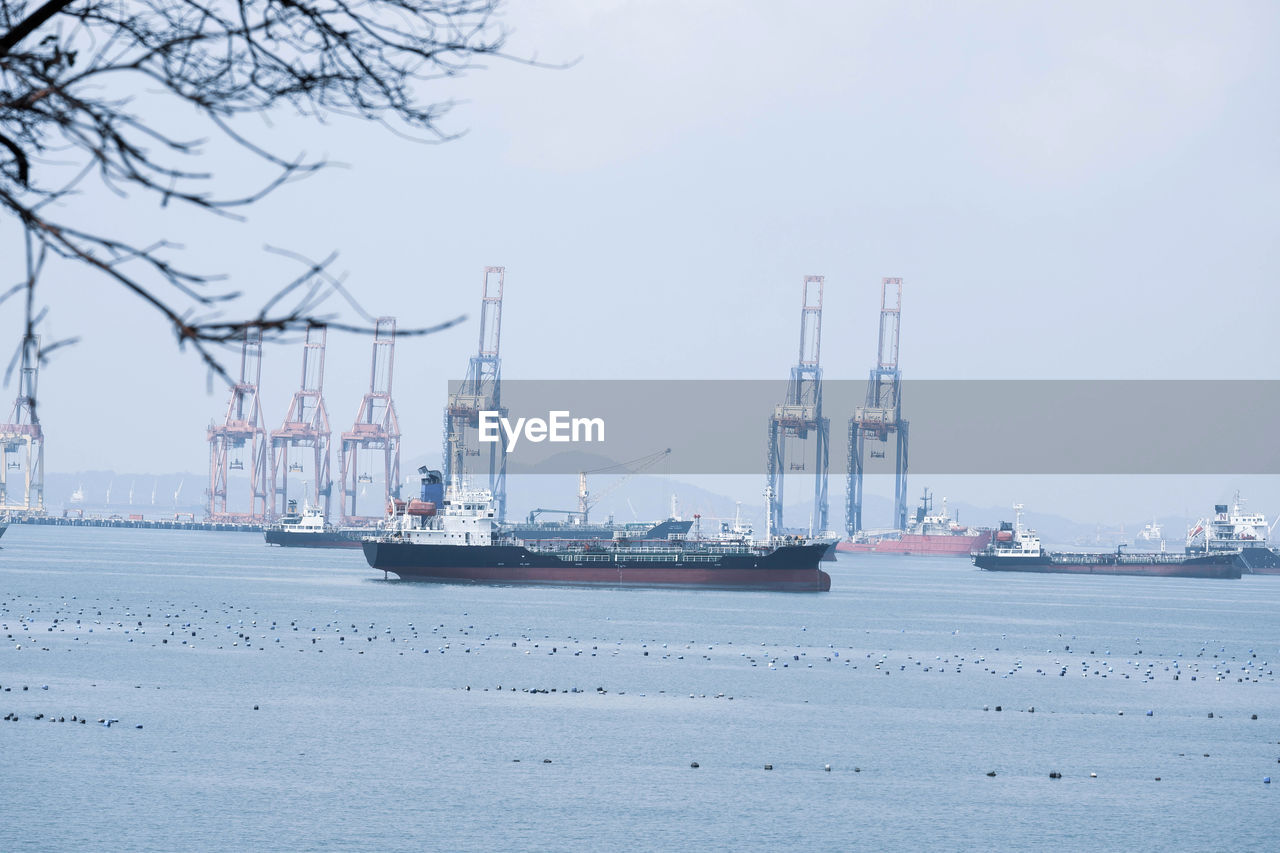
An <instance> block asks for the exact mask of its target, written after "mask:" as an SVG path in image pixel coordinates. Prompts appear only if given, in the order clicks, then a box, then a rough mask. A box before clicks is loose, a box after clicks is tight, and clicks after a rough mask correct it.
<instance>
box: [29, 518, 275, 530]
mask: <svg viewBox="0 0 1280 853" xmlns="http://www.w3.org/2000/svg"><path fill="white" fill-rule="evenodd" d="M11 520H12V522H13V523H14V524H38V525H43V526H46V527H121V528H133V529H137V530H206V531H209V532H212V533H261V532H262V531H263V528H264V527H265V526H266V525H264V524H259V523H254V522H247V521H208V520H205V521H197V520H195V518H194V517H186V518H184V517H176V518H125V517H123V516H119V515H113V516H100V515H75V514H71V515H49V514H47V513H40V514H36V513H30V514H18V515H14V516H13V517H12V519H11Z"/></svg>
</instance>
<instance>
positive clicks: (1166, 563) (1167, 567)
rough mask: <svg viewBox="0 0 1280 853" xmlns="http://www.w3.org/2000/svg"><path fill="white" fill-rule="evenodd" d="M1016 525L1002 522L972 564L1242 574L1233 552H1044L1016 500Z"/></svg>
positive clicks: (1000, 568) (1007, 568)
mask: <svg viewBox="0 0 1280 853" xmlns="http://www.w3.org/2000/svg"><path fill="white" fill-rule="evenodd" d="M1013 510H1014V523H1013V524H1010V523H1009V522H1007V521H1002V522H1001V523H1000V529H999V530H997V531H996V534H995V538H994V541H992V543H991V544H990V545H988V546H987V547H986V548H984V549H983V550H982V551H980V552H978V553H977V554H974V555H973V564H974V565H975V566H977V567H978V568H980V569H985V570H986V571H989V572H1055V573H1058V572H1060V573H1065V574H1087V575H1142V576H1156V577H1178V578H1238V577H1240V574H1241V572H1240V566H1239V564H1238V563H1237V561H1236V555H1235V553H1234V552H1229V553H1228V552H1221V553H1213V554H1205V555H1201V556H1192V555H1181V554H1126V553H1125V552H1124V551H1123V548H1124V546H1123V545H1121V546H1120V547H1118V548H1116V550H1115V552H1114V553H1113V552H1102V553H1056V552H1050V551H1046V550H1044V548H1043V547H1042V546H1041V545H1040V537H1039V536H1037V535H1036V532H1035V531H1034V530H1029V529H1027V528H1024V527H1023V526H1022V504H1015V505H1014V507H1013Z"/></svg>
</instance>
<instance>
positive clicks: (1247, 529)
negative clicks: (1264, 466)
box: [1185, 492, 1280, 575]
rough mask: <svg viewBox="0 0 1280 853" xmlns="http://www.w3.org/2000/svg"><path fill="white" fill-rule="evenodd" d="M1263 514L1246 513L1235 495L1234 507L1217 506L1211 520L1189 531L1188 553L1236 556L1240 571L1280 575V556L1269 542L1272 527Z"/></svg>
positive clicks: (1237, 494)
mask: <svg viewBox="0 0 1280 853" xmlns="http://www.w3.org/2000/svg"><path fill="white" fill-rule="evenodd" d="M1273 527H1274V524H1273V525H1271V526H1268V525H1267V517H1266V516H1265V515H1263V514H1262V513H1257V512H1246V511H1245V509H1244V504H1243V502H1242V501H1241V500H1240V493H1239V492H1236V495H1235V499H1234V500H1233V501H1232V502H1231V506H1230V507H1228V506H1227V504H1215V505H1214V507H1213V517H1212V518H1202V519H1200V520H1199V521H1198V522H1196V525H1195V526H1194V527H1193V528H1192V529H1191V530H1190V531H1188V532H1187V543H1186V549H1185V551H1186V554H1187V555H1188V556H1202V555H1206V554H1223V553H1230V554H1234V555H1235V558H1236V562H1237V563H1239V565H1240V568H1241V569H1243V570H1244V571H1246V572H1250V573H1252V574H1258V575H1280V554H1278V553H1277V552H1276V549H1275V547H1273V546H1271V545H1269V544H1268V543H1267V539H1268V537H1269V536H1270V534H1271V531H1272V528H1273Z"/></svg>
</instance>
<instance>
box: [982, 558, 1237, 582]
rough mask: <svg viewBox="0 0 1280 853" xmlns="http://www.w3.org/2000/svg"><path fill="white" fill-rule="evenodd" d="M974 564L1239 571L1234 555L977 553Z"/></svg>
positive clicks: (1186, 574) (1070, 570)
mask: <svg viewBox="0 0 1280 853" xmlns="http://www.w3.org/2000/svg"><path fill="white" fill-rule="evenodd" d="M973 564H974V565H975V566H977V567H978V568H980V569H984V570H986V571H989V572H1043V573H1050V574H1070V575H1134V576H1140V577H1171V578H1216V579H1233V578H1238V577H1240V574H1241V572H1240V566H1239V564H1238V563H1237V562H1236V561H1235V559H1234V555H1231V556H1225V557H1218V556H1214V557H1190V558H1187V559H1185V560H1177V561H1168V560H1160V559H1159V558H1158V557H1157V556H1156V555H1152V558H1151V559H1145V558H1143V557H1142V556H1140V555H1125V556H1124V557H1122V558H1121V559H1117V558H1116V555H1115V554H1042V555H1039V556H1034V557H1032V556H1026V557H1022V556H1017V557H1011V556H1006V557H1001V556H995V555H992V554H976V555H974V558H973Z"/></svg>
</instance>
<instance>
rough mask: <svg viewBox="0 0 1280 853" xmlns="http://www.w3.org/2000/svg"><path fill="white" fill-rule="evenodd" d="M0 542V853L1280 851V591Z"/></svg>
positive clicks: (835, 567) (175, 538)
mask: <svg viewBox="0 0 1280 853" xmlns="http://www.w3.org/2000/svg"><path fill="white" fill-rule="evenodd" d="M0 545H2V546H3V548H2V550H0V714H6V715H10V719H7V720H3V721H0V783H2V784H3V789H2V794H0V850H8V851H28V850H32V851H45V850H113V851H114V850H160V851H169V850H230V849H235V850H378V851H391V850H406V851H408V850H579V851H580V850H612V849H626V850H673V849H702V850H779V849H798V850H890V849H913V850H918V849H928V850H970V849H988V848H989V849H1045V848H1048V847H1051V846H1053V847H1057V848H1059V849H1072V850H1075V849H1100V850H1119V849H1124V850H1130V851H1135V850H1259V849H1271V848H1273V847H1274V846H1275V844H1276V838H1277V833H1278V832H1280V802H1277V800H1276V797H1277V796H1278V795H1280V790H1277V789H1278V788H1280V782H1278V783H1277V784H1274V785H1272V784H1266V783H1264V781H1263V780H1264V778H1266V777H1276V778H1278V779H1280V763H1277V761H1278V760H1280V686H1278V682H1277V679H1276V676H1275V673H1274V670H1275V669H1276V668H1277V665H1280V576H1246V577H1244V578H1243V579H1241V580H1230V581H1214V580H1201V579H1175V578H1131V577H1088V576H1081V575H1035V574H1027V575H1019V574H1007V573H999V574H997V573H985V572H982V571H979V570H976V569H975V568H974V567H973V566H972V565H970V564H969V562H968V561H967V560H964V559H955V558H933V559H928V558H920V559H913V558H903V557H892V556H869V555H845V554H842V555H840V558H839V560H838V561H837V562H836V563H833V564H827V566H826V567H827V570H828V571H829V572H830V574H831V576H832V589H831V592H830V593H826V594H785V593H756V592H723V591H701V590H698V591H691V590H612V589H586V588H560V587H508V586H483V585H436V584H421V583H403V582H397V581H395V580H394V579H393V580H391V581H386V580H383V579H382V573H381V572H376V571H373V570H371V569H370V568H369V567H368V566H367V565H366V564H365V562H364V560H363V557H362V556H361V554H360V552H359V551H358V550H357V551H349V550H320V549H302V548H273V547H269V546H266V545H265V544H264V543H263V542H262V538H261V536H254V535H250V534H232V533H208V532H196V531H149V530H119V529H71V528H57V527H33V526H21V525H14V526H12V527H10V529H9V531H8V533H7V534H6V535H5V537H4V539H3V540H0ZM37 715H43V716H42V718H41V719H36V717H37ZM1210 715H1212V716H1210ZM1255 715H1256V719H1255V718H1254V717H1255ZM15 716H16V721H15V720H14V719H13V717H15ZM73 717H74V718H76V720H77V721H78V720H81V719H84V720H87V721H88V722H87V723H85V724H81V723H79V722H74V723H73V722H71V720H72V718H73ZM64 720H65V722H64ZM107 721H110V725H106V724H105V723H106V722H107ZM694 763H696V764H697V767H694V766H693V764H694ZM767 766H768V767H772V769H766V767H767ZM828 767H829V769H827V768H828ZM1051 773H1060V774H1061V778H1051V777H1050V774H1051ZM991 774H994V775H991Z"/></svg>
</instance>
